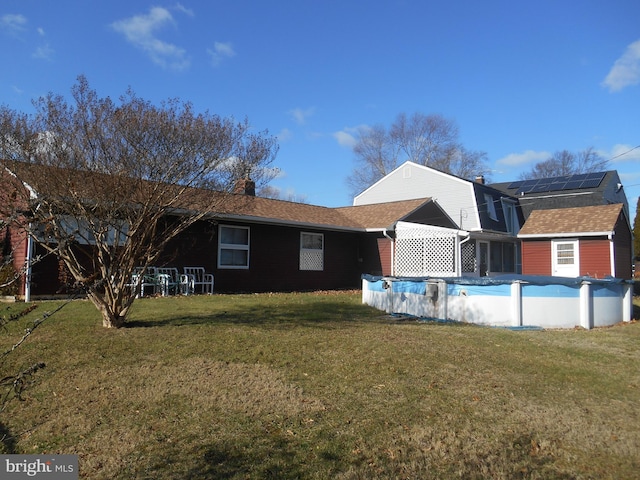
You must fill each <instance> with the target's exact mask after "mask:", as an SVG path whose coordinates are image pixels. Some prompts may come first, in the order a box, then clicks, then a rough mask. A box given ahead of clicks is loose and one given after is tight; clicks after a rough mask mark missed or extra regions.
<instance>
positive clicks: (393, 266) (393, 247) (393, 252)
mask: <svg viewBox="0 0 640 480" xmlns="http://www.w3.org/2000/svg"><path fill="white" fill-rule="evenodd" d="M391 227H392V228H393V227H395V225H392V226H391ZM388 232H389V229H388V228H385V229H384V230H383V231H382V234H383V235H384V236H385V237H386V238H388V239H389V241H390V242H391V276H393V275H394V274H395V270H396V262H395V259H396V244H395V241H394V240H393V238H391V236H389V233H388Z"/></svg>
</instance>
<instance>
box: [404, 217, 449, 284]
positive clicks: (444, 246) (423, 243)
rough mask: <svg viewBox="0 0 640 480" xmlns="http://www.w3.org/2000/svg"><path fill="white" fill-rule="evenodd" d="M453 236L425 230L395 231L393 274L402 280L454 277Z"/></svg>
mask: <svg viewBox="0 0 640 480" xmlns="http://www.w3.org/2000/svg"><path fill="white" fill-rule="evenodd" d="M455 246H456V234H455V233H454V232H447V231H444V230H432V229H427V228H403V229H398V230H397V231H396V252H395V274H396V275H398V276H406V277H425V276H443V275H446V276H451V275H455V258H456V257H455Z"/></svg>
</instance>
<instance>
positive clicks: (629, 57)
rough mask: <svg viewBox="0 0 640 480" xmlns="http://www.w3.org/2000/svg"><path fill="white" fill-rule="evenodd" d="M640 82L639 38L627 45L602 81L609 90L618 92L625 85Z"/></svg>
mask: <svg viewBox="0 0 640 480" xmlns="http://www.w3.org/2000/svg"><path fill="white" fill-rule="evenodd" d="M638 83H640V40H636V41H635V42H633V43H632V44H631V45H629V46H628V47H627V49H626V50H625V52H624V53H623V54H622V56H621V57H620V58H619V59H617V60H616V61H615V63H614V64H613V67H612V68H611V71H609V74H608V75H607V77H606V78H605V79H604V81H603V82H602V86H603V87H606V88H608V89H609V91H610V92H619V91H620V90H622V89H623V88H625V87H629V86H632V85H637V84H638Z"/></svg>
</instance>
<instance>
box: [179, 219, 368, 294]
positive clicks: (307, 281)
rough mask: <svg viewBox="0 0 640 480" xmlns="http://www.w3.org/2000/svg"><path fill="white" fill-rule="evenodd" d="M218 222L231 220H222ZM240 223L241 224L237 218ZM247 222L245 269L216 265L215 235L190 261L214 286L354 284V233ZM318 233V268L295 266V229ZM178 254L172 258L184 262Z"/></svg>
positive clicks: (219, 288) (297, 237) (287, 287)
mask: <svg viewBox="0 0 640 480" xmlns="http://www.w3.org/2000/svg"><path fill="white" fill-rule="evenodd" d="M224 224H227V225H231V223H228V222H225V223H224ZM237 225H242V224H237ZM243 225H245V226H249V227H250V252H249V269H224V268H221V269H218V268H217V245H218V244H217V236H216V237H214V238H212V239H211V240H210V242H209V243H208V247H207V248H203V246H202V245H198V247H197V250H198V251H201V252H204V253H203V254H202V255H200V256H199V258H198V259H194V258H189V259H188V260H189V263H191V264H192V265H202V266H205V268H207V270H208V271H210V272H213V273H214V275H215V285H216V287H215V289H216V291H219V292H265V291H294V290H318V289H338V288H358V287H359V286H360V275H361V274H362V273H363V272H362V271H361V269H362V267H361V266H360V264H359V262H358V253H359V252H358V249H359V243H360V238H359V235H358V234H355V233H345V232H326V231H325V232H323V231H320V230H316V229H304V228H292V227H281V226H271V225H262V224H253V225H247V224H243ZM303 231H304V232H314V233H323V234H324V269H323V270H322V271H304V270H300V232H303ZM186 260H187V258H185V256H182V255H179V256H178V257H177V258H176V259H175V260H174V261H173V263H174V264H177V265H186V264H187V262H186Z"/></svg>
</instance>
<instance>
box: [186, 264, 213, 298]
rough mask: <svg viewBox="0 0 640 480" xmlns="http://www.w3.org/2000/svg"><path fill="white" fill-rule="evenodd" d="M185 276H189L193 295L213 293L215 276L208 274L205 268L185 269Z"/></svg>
mask: <svg viewBox="0 0 640 480" xmlns="http://www.w3.org/2000/svg"><path fill="white" fill-rule="evenodd" d="M184 274H185V275H187V276H188V279H189V280H188V281H189V288H190V291H191V293H196V290H200V293H208V294H212V293H213V284H214V279H213V274H212V273H206V272H205V269H204V267H184Z"/></svg>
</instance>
